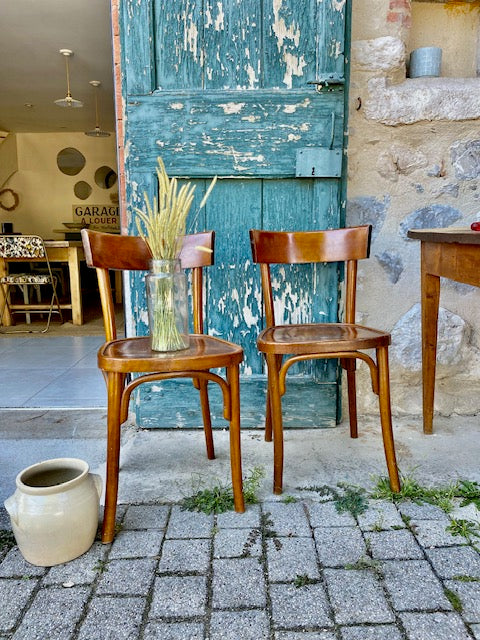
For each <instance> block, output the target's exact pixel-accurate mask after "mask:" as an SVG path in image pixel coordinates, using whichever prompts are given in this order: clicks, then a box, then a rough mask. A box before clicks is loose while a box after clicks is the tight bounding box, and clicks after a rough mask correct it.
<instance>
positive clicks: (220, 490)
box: [180, 467, 265, 514]
mask: <svg viewBox="0 0 480 640" xmlns="http://www.w3.org/2000/svg"><path fill="white" fill-rule="evenodd" d="M264 476H265V470H264V469H263V467H254V468H253V469H252V470H251V471H250V472H249V474H248V476H247V477H246V478H245V479H244V481H243V496H244V498H245V504H256V503H257V502H258V497H257V492H258V489H259V487H260V482H261V480H262V478H263V477H264ZM180 506H181V508H182V509H184V510H185V511H201V512H203V513H207V514H210V513H224V512H225V511H233V508H234V507H233V490H232V486H231V485H222V484H217V485H215V486H213V487H210V488H207V489H201V490H199V491H197V492H196V493H194V494H193V495H192V496H187V497H185V498H183V500H182V501H181V502H180Z"/></svg>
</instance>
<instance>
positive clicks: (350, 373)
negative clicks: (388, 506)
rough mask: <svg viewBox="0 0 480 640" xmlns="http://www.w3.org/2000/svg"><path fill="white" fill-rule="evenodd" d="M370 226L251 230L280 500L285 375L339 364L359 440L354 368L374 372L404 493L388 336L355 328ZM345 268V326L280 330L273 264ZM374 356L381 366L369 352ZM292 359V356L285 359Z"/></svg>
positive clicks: (388, 446) (393, 477) (390, 458)
mask: <svg viewBox="0 0 480 640" xmlns="http://www.w3.org/2000/svg"><path fill="white" fill-rule="evenodd" d="M370 236H371V225H365V226H361V227H352V228H346V229H330V230H326V231H299V232H286V231H262V230H257V229H252V230H251V231H250V240H251V247H252V255H253V261H254V262H255V263H259V264H260V271H261V280H262V292H263V298H264V305H265V319H266V328H265V329H264V330H263V331H262V332H261V333H260V335H259V337H258V341H257V344H258V349H259V351H260V352H262V353H263V354H264V355H265V357H266V361H267V367H268V391H267V405H266V420H265V439H266V440H271V439H272V430H273V446H274V480H273V489H274V493H277V494H279V493H282V485H283V426H282V403H281V398H282V396H283V394H284V393H285V385H286V374H287V371H288V369H289V368H290V367H291V366H292V365H293V364H295V363H297V362H300V361H304V360H316V359H331V358H338V359H340V363H341V365H342V367H343V368H344V369H345V370H346V372H347V384H348V404H349V418H350V435H351V437H352V438H356V437H357V435H358V434H357V409H356V386H355V361H356V360H357V359H360V360H363V361H364V362H366V363H367V364H368V366H369V368H370V374H371V379H372V388H373V391H374V393H376V394H377V395H378V396H379V403H380V417H381V425H382V435H383V444H384V449H385V457H386V462H387V468H388V473H389V477H390V486H391V488H392V490H393V491H395V492H398V491H399V490H400V481H399V476H398V469H397V463H396V456H395V446H394V440H393V432H392V416H391V406H390V382H389V367H388V345H389V344H390V334H389V333H386V332H384V331H378V330H377V329H371V328H369V327H364V326H361V325H358V324H355V301H356V281H357V261H358V260H360V259H362V258H368V256H369V252H370ZM323 262H343V263H345V267H346V268H345V274H346V275H345V280H346V283H345V289H346V290H345V312H344V313H345V322H342V323H312V324H292V325H276V324H275V309H274V296H273V292H272V280H271V272H270V265H271V264H306V263H323ZM366 349H375V351H376V362H375V361H374V360H373V358H372V357H371V356H370V355H368V354H366V353H363V351H365V350H366ZM286 356H290V357H286Z"/></svg>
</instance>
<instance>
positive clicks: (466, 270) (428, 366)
mask: <svg viewBox="0 0 480 640" xmlns="http://www.w3.org/2000/svg"><path fill="white" fill-rule="evenodd" d="M407 235H408V237H409V238H412V239H413V240H420V242H421V265H420V269H421V293H422V380H423V431H424V433H432V430H433V402H434V394H435V367H436V363H437V334H438V305H439V299H440V277H443V278H449V279H450V280H455V281H456V282H463V283H465V284H470V285H474V286H476V287H479V286H480V232H478V231H471V230H470V229H467V228H460V229H455V228H448V229H410V231H409V232H408V234H407Z"/></svg>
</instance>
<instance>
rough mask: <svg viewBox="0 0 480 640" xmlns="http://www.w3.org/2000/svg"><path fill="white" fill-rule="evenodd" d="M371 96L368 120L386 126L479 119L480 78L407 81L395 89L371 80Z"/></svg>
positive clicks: (382, 80) (366, 102)
mask: <svg viewBox="0 0 480 640" xmlns="http://www.w3.org/2000/svg"><path fill="white" fill-rule="evenodd" d="M368 92H369V95H368V98H367V99H366V100H364V102H363V113H364V115H365V117H366V118H367V120H375V121H377V122H381V123H383V124H386V125H391V126H395V125H399V124H412V123H414V122H420V121H422V120H451V121H455V120H473V119H477V118H480V78H408V79H407V80H405V82H403V83H402V84H395V85H388V84H387V81H386V79H385V78H372V79H371V80H369V82H368Z"/></svg>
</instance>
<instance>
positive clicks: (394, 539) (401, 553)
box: [365, 529, 423, 560]
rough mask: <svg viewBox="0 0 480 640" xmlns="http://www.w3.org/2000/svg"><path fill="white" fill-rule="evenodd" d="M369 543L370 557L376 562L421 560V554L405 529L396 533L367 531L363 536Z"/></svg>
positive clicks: (411, 536)
mask: <svg viewBox="0 0 480 640" xmlns="http://www.w3.org/2000/svg"><path fill="white" fill-rule="evenodd" d="M365 538H366V539H367V540H368V541H369V544H370V551H371V554H372V557H373V558H375V559H377V560H400V559H401V560H415V559H417V558H418V559H422V558H423V553H422V550H421V549H420V547H419V546H418V544H417V542H416V540H415V537H414V536H413V534H412V533H411V532H410V531H408V530H407V529H400V530H397V531H394V530H391V531H369V532H368V534H366V535H365Z"/></svg>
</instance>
